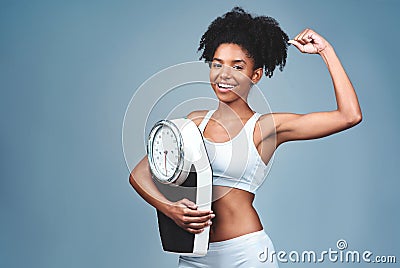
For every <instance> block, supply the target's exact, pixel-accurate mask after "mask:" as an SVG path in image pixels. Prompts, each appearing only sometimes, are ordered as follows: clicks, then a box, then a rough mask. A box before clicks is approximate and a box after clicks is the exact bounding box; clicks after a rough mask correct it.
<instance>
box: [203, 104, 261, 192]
mask: <svg viewBox="0 0 400 268" xmlns="http://www.w3.org/2000/svg"><path fill="white" fill-rule="evenodd" d="M214 112H215V110H211V111H208V113H207V114H206V116H205V117H204V119H203V121H202V122H201V123H200V125H199V129H200V131H201V133H202V135H203V132H204V129H205V128H206V126H207V123H208V121H209V120H210V118H211V116H212V114H213V113H214ZM260 116H261V114H259V113H255V114H254V115H253V116H252V117H251V118H250V119H249V120H248V121H247V122H246V124H245V125H244V127H243V128H242V129H241V131H240V132H239V134H238V135H236V136H235V137H233V138H232V139H231V140H229V141H227V142H220V143H216V142H212V141H210V140H207V139H206V138H205V137H204V135H203V138H204V144H205V147H206V150H207V154H208V158H209V160H210V163H211V167H212V171H213V185H219V186H228V187H231V188H237V189H241V190H245V191H248V192H250V193H255V191H256V190H257V189H258V187H260V186H261V184H262V182H263V181H264V178H265V176H266V175H267V172H268V169H269V166H268V165H266V164H265V163H264V162H263V160H262V159H261V157H260V155H259V153H258V151H257V148H256V146H255V145H254V141H253V132H254V127H255V124H256V122H257V120H258V118H259V117H260Z"/></svg>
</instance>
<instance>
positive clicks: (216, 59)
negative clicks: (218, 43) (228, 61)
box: [212, 58, 246, 64]
mask: <svg viewBox="0 0 400 268" xmlns="http://www.w3.org/2000/svg"><path fill="white" fill-rule="evenodd" d="M212 60H213V61H214V60H215V61H219V62H223V60H221V59H219V58H213V59H212ZM240 62H242V63H244V64H246V61H245V60H241V59H238V60H233V61H232V63H240Z"/></svg>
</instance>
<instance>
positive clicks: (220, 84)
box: [218, 83, 234, 88]
mask: <svg viewBox="0 0 400 268" xmlns="http://www.w3.org/2000/svg"><path fill="white" fill-rule="evenodd" d="M218 86H219V87H222V88H234V86H232V85H228V84H223V83H219V84H218Z"/></svg>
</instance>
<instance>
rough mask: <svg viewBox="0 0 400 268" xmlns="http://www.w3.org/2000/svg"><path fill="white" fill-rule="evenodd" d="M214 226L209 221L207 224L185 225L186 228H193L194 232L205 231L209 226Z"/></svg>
mask: <svg viewBox="0 0 400 268" xmlns="http://www.w3.org/2000/svg"><path fill="white" fill-rule="evenodd" d="M211 224H212V222H211V221H207V222H203V223H194V222H192V223H189V224H185V226H186V228H191V229H194V230H199V229H204V228H206V227H207V226H210V225H211Z"/></svg>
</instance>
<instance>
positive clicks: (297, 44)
mask: <svg viewBox="0 0 400 268" xmlns="http://www.w3.org/2000/svg"><path fill="white" fill-rule="evenodd" d="M288 43H290V44H292V45H294V46H295V47H296V48H297V49H298V50H300V51H301V52H304V47H303V45H302V44H300V43H299V42H297V41H295V40H289V41H288Z"/></svg>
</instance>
